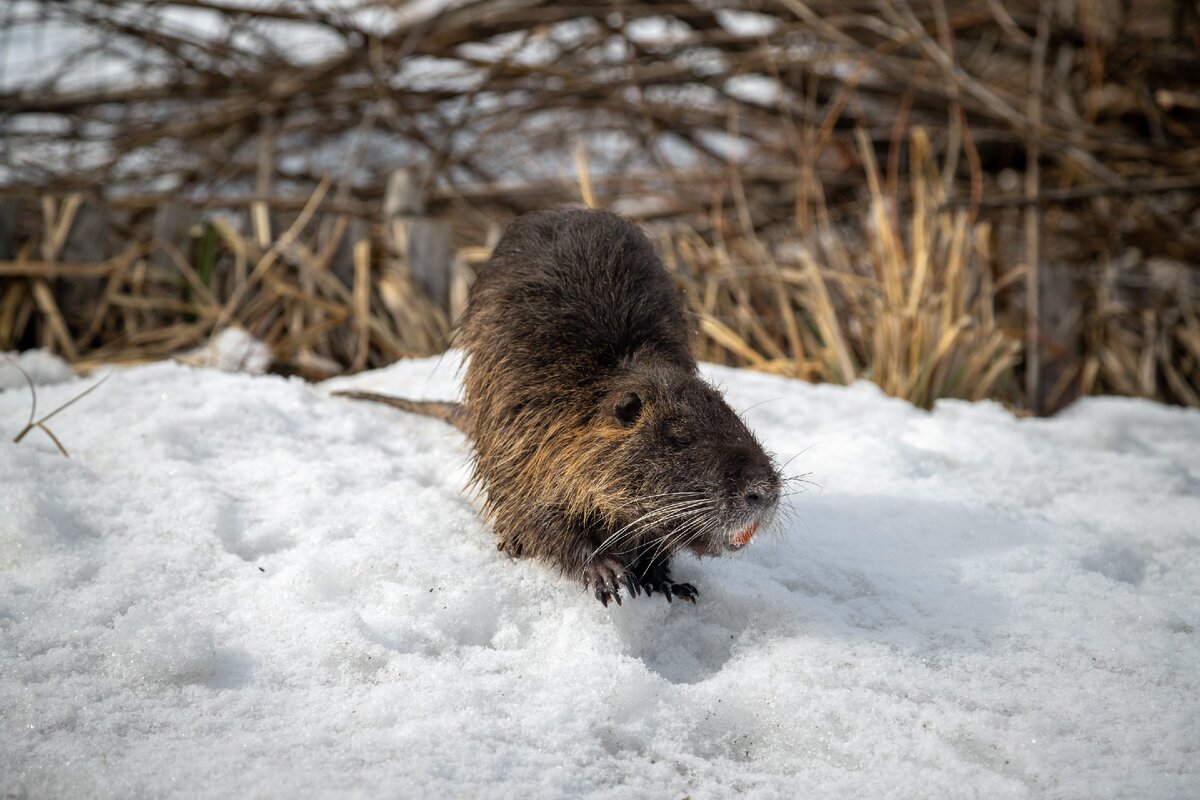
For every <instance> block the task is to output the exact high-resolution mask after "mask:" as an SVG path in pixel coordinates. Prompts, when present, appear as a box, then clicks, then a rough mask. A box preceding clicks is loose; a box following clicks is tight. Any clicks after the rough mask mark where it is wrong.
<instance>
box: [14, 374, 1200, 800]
mask: <svg viewBox="0 0 1200 800" xmlns="http://www.w3.org/2000/svg"><path fill="white" fill-rule="evenodd" d="M25 358H28V359H34V360H36V359H45V358H46V357H45V356H26V357H25ZM457 367H458V362H457V359H456V358H455V357H454V356H453V355H450V356H447V357H445V358H443V359H429V360H417V361H408V362H403V363H398V364H396V365H394V366H392V367H390V368H388V369H386V370H379V371H376V372H372V373H367V374H365V375H362V376H357V377H355V378H351V379H342V380H339V381H336V382H331V383H330V384H328V385H319V386H311V385H307V384H305V383H303V382H301V381H299V380H296V379H284V378H280V377H277V376H269V375H248V374H244V373H230V372H222V371H218V370H214V369H202V368H197V367H193V366H188V365H183V364H178V363H160V364H154V365H150V366H143V367H137V368H131V369H127V370H121V371H117V372H116V374H114V375H113V376H112V377H111V378H110V379H109V380H108V381H107V382H106V383H105V384H104V386H102V387H100V389H99V390H97V391H96V392H94V393H93V394H91V395H89V396H88V397H87V398H85V399H83V400H82V401H80V402H79V403H78V404H76V405H74V406H72V407H71V408H69V409H68V410H66V411H64V412H63V413H62V414H61V415H59V416H57V417H55V418H54V420H53V421H52V423H51V424H52V428H53V430H54V432H55V433H56V434H57V435H58V437H59V438H60V439H61V440H62V441H63V443H64V445H65V446H66V448H67V449H68V451H69V452H70V453H71V456H72V457H71V458H70V459H65V458H63V457H62V456H61V455H59V454H58V452H57V451H56V450H55V448H54V446H53V444H52V443H51V442H49V440H48V439H46V438H45V437H44V436H43V435H42V434H41V432H39V431H34V432H32V433H30V435H29V436H28V437H26V439H25V440H24V441H23V442H22V443H21V444H19V445H15V444H12V443H11V439H12V436H13V434H14V433H15V432H16V430H17V429H19V428H20V427H21V426H22V425H23V424H24V422H25V419H26V418H27V415H28V390H27V388H25V387H24V386H23V385H22V384H16V385H14V384H13V383H12V382H8V383H6V384H4V385H7V386H13V388H8V389H6V390H4V391H0V487H2V488H0V789H2V790H3V791H2V793H3V794H4V795H5V796H15V797H89V798H90V797H166V796H171V797H229V796H239V797H251V798H257V797H262V798H276V797H282V798H286V797H291V796H303V797H364V798H369V797H384V796H386V797H395V796H400V797H431V796H451V797H464V796H469V797H485V798H493V797H494V798H510V797H511V798H523V799H524V798H529V797H538V798H543V797H550V798H554V797H601V798H618V797H620V798H625V797H648V796H654V797H663V798H680V797H684V796H690V797H692V798H697V800H699V799H701V798H727V797H743V796H745V797H762V798H774V797H780V798H791V797H805V798H844V797H923V798H925V797H928V798H936V797H954V798H960V797H986V798H1021V797H1055V798H1092V797H1155V798H1172V797H1175V798H1183V797H1195V796H1198V795H1200V753H1198V752H1197V751H1198V749H1200V635H1198V633H1197V628H1200V591H1198V589H1197V585H1198V581H1197V577H1198V575H1200V571H1198V569H1197V568H1198V566H1200V536H1198V534H1200V412H1196V411H1188V410H1181V409H1176V408H1167V407H1163V406H1158V405H1155V404H1152V403H1149V402H1145V401H1139V400H1119V399H1092V400H1087V401H1084V402H1081V403H1079V404H1077V405H1076V406H1074V407H1073V408H1072V409H1070V410H1069V411H1067V412H1066V413H1065V414H1063V415H1061V416H1060V417H1057V418H1054V419H1050V420H1033V419H1017V418H1015V417H1013V416H1012V415H1010V414H1008V413H1007V412H1006V411H1004V410H1003V409H1002V408H1001V407H999V406H996V405H994V404H990V403H979V404H968V403H963V402H942V403H939V404H938V406H937V407H936V409H935V410H934V411H933V412H932V413H927V412H923V411H920V410H917V409H914V408H913V407H911V406H909V405H907V404H905V403H903V402H901V401H898V400H894V399H890V398H887V397H884V396H883V395H882V394H881V393H880V392H879V391H878V390H877V389H876V388H874V387H873V386H871V385H869V384H858V385H854V386H851V387H835V386H810V385H807V384H804V383H799V382H794V381H788V380H784V379H780V378H775V377H771V376H766V375H760V374H753V373H746V372H739V371H734V370H728V369H720V368H716V367H709V368H706V372H707V373H708V374H709V376H710V377H711V378H712V379H713V380H714V381H716V382H718V383H719V384H721V385H722V386H723V387H724V388H725V390H726V391H727V394H728V397H729V398H730V401H731V402H732V404H733V405H734V406H735V407H736V408H738V409H743V410H745V415H746V418H747V419H748V420H749V422H750V424H751V425H752V427H753V428H755V429H756V430H757V431H758V433H759V434H760V436H761V438H762V439H763V440H764V441H765V442H766V444H767V445H768V447H769V448H770V449H771V450H773V451H774V452H775V453H777V454H778V455H779V457H780V460H781V461H783V460H786V459H787V458H790V457H792V456H795V458H794V460H792V461H791V462H790V463H789V465H788V467H787V470H786V471H787V472H788V473H789V474H793V475H800V474H809V479H810V480H812V481H815V482H816V483H818V484H820V488H819V489H813V490H812V491H808V492H806V493H802V494H797V495H794V496H791V497H789V498H788V499H787V501H786V503H787V506H788V507H787V513H786V514H784V515H783V517H784V519H783V521H782V522H781V524H780V525H779V526H778V529H777V530H776V531H775V532H774V533H760V534H759V536H758V537H757V538H756V539H755V541H754V542H753V543H752V544H751V545H750V546H749V547H748V548H747V549H746V550H745V551H743V552H742V553H740V554H738V555H736V556H734V557H730V558H726V559H719V560H707V559H706V560H704V561H703V562H699V561H696V560H695V559H693V558H691V557H683V558H680V559H679V560H678V562H677V566H676V573H677V576H678V578H680V579H683V580H687V581H691V582H693V583H695V584H697V586H698V587H699V588H700V591H701V593H702V594H701V597H700V600H699V603H698V605H696V606H691V605H688V604H681V603H676V604H673V605H668V604H666V603H665V602H663V601H662V600H661V599H659V598H653V599H651V600H649V601H647V600H646V599H644V598H643V599H639V600H637V601H634V602H627V603H626V604H625V605H624V606H623V607H612V608H607V609H606V608H603V607H602V606H600V604H599V603H597V602H596V601H595V600H594V599H592V598H590V597H588V596H586V595H584V594H583V593H582V592H581V591H580V589H579V588H578V587H577V586H575V585H573V584H571V583H570V582H568V581H566V580H564V579H562V578H561V577H560V576H558V575H556V574H555V573H554V572H552V571H550V570H547V569H545V568H543V567H541V566H539V565H537V564H534V563H529V562H525V561H512V560H510V559H508V558H507V557H506V556H505V555H503V554H502V553H499V552H497V550H496V548H495V544H494V542H493V540H492V538H491V536H490V532H489V530H488V527H487V525H486V524H484V523H483V522H481V521H480V520H479V518H478V516H477V513H476V508H477V503H476V501H474V500H472V499H471V498H470V497H469V496H467V495H465V494H464V493H463V491H462V487H463V484H464V483H465V480H466V476H467V465H468V462H467V451H466V448H465V447H464V443H463V440H462V438H461V436H460V435H459V434H458V433H457V432H456V431H454V430H453V429H451V428H449V427H447V426H445V425H442V424H441V423H438V422H436V421H433V420H430V419H426V418H423V417H417V416H412V415H407V414H403V413H401V412H398V411H395V410H393V409H390V408H386V407H383V406H378V405H373V404H366V403H355V402H350V401H347V400H344V399H340V398H335V397H330V396H329V391H330V390H331V389H332V388H335V387H345V386H357V387H361V388H370V389H376V390H383V391H389V392H393V393H397V394H406V395H409V396H416V397H452V396H454V394H455V393H456V392H457V390H458V384H457V378H456V370H457ZM50 371H51V372H52V373H53V370H50ZM59 377H60V378H61V377H63V376H62V375H61V373H60V374H59ZM93 380H94V378H92V379H88V380H87V381H67V382H60V383H54V384H50V385H43V386H41V387H40V389H39V407H40V408H45V409H50V408H53V407H54V406H56V405H58V404H59V403H62V402H63V401H65V400H67V399H68V398H70V397H72V396H74V395H75V394H77V393H78V392H79V391H80V390H81V389H82V388H85V387H86V386H88V385H90V384H91V382H92V381H93ZM801 485H803V484H801Z"/></svg>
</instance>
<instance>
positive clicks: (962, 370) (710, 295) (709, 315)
mask: <svg viewBox="0 0 1200 800" xmlns="http://www.w3.org/2000/svg"><path fill="white" fill-rule="evenodd" d="M863 157H864V163H865V164H866V165H867V174H866V180H867V184H868V186H869V187H870V197H869V212H868V213H867V214H865V215H864V218H863V220H862V222H861V224H860V225H859V226H850V227H847V226H839V225H834V224H833V223H832V222H831V221H830V218H829V214H828V210H827V209H826V208H825V207H824V206H823V205H820V204H818V205H816V206H815V207H814V208H813V209H811V211H812V217H813V219H814V220H815V222H814V225H813V231H812V233H811V234H810V235H809V236H807V237H803V238H799V239H796V240H794V241H792V242H787V243H785V246H784V247H782V248H780V247H777V248H775V249H776V250H781V251H782V252H779V253H778V254H772V252H771V248H768V247H767V246H766V245H764V244H763V243H762V242H761V241H760V240H759V239H758V238H757V237H755V236H754V235H753V231H752V230H743V231H742V234H743V235H741V236H736V237H728V238H727V237H719V238H718V239H717V241H715V242H714V243H709V242H707V241H705V240H704V239H703V238H702V237H700V236H699V235H698V234H696V233H695V232H694V231H683V232H681V233H676V234H675V235H674V236H672V237H670V238H669V240H668V241H667V243H666V245H665V249H666V251H667V252H668V253H670V254H672V256H673V258H672V266H673V267H674V268H675V270H676V274H678V275H679V276H680V280H681V282H682V283H683V285H684V286H685V287H686V289H687V293H688V297H689V299H690V302H691V307H692V310H693V312H694V313H695V314H696V315H697V317H698V318H699V320H700V330H701V332H702V333H703V338H702V340H701V344H700V348H699V350H700V353H699V355H700V357H701V358H703V359H706V360H711V361H718V362H724V363H731V364H739V365H749V366H751V367H753V368H755V369H760V370H764V371H768V372H775V373H779V374H784V375H790V376H794V377H799V378H804V379H806V380H813V381H828V382H834V383H847V382H850V381H853V380H856V379H860V378H863V379H868V380H872V381H874V382H875V383H877V384H879V386H880V387H881V388H882V389H883V390H884V391H885V392H887V393H888V394H891V395H894V396H897V397H903V398H906V399H908V400H910V401H912V402H913V403H916V404H918V405H922V406H926V407H928V406H929V405H931V404H932V403H933V401H934V400H935V399H937V398H939V397H961V398H967V399H972V400H974V399H982V398H984V397H1000V398H1002V399H1006V400H1009V401H1015V400H1016V399H1017V388H1018V387H1017V385H1016V383H1015V381H1014V380H1013V371H1014V368H1015V365H1016V364H1017V363H1018V361H1019V359H1020V353H1021V348H1022V342H1021V339H1020V336H1019V334H1016V333H1014V332H1013V331H1012V330H1011V329H1005V328H1004V327H1003V326H1002V325H1001V323H1000V321H999V320H998V318H997V311H996V305H997V303H996V295H997V293H998V292H1000V291H1002V290H1003V289H1004V288H1005V286H1007V285H1008V284H1010V283H1012V282H1013V281H1014V280H1015V279H1016V278H1017V277H1018V271H1017V270H1016V269H1009V270H1008V271H1007V272H1003V273H1001V272H999V267H998V265H997V264H996V263H995V262H994V260H993V259H992V257H991V248H990V246H989V242H990V228H989V226H988V225H987V224H986V223H981V222H972V221H970V219H969V215H968V214H967V212H966V211H965V210H949V209H946V208H944V207H943V202H944V200H945V192H944V190H943V189H942V187H941V183H940V179H939V178H938V171H937V169H936V165H935V164H934V163H933V161H932V159H931V157H930V151H929V146H928V138H927V136H926V134H925V133H924V131H922V130H920V129H916V130H914V131H913V135H912V138H911V146H910V159H911V163H912V164H913V165H914V167H913V173H912V176H911V177H912V180H911V181H910V182H909V186H910V190H911V198H910V201H911V208H912V211H911V214H910V215H909V216H908V219H907V220H906V221H905V222H904V223H903V224H902V223H901V222H900V215H899V214H898V212H897V204H896V202H895V201H894V198H889V197H888V196H886V195H885V193H884V190H883V181H882V177H881V175H880V174H879V170H878V168H877V166H876V164H875V162H874V159H873V158H872V156H871V152H870V150H869V148H868V147H867V146H866V143H865V142H863Z"/></svg>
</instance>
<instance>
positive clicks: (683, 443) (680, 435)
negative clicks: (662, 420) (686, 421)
mask: <svg viewBox="0 0 1200 800" xmlns="http://www.w3.org/2000/svg"><path fill="white" fill-rule="evenodd" d="M663 438H664V439H665V440H666V442H667V445H669V446H670V447H672V448H674V449H676V450H683V449H684V448H686V447H687V446H688V445H690V444H691V443H692V440H691V437H689V436H688V435H687V433H686V432H684V431H683V430H680V429H670V430H668V431H667V432H666V433H665V434H664V435H663Z"/></svg>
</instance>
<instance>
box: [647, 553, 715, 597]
mask: <svg viewBox="0 0 1200 800" xmlns="http://www.w3.org/2000/svg"><path fill="white" fill-rule="evenodd" d="M640 584H641V589H642V591H644V592H645V593H646V596H647V597H648V596H650V595H652V594H654V593H655V592H656V591H658V592H662V594H663V597H666V598H667V602H668V603H670V602H671V599H672V598H673V597H680V598H682V599H684V600H689V601H691V603H692V604H693V605H695V603H696V598H697V597H699V596H700V590H698V589H697V588H696V587H695V586H693V585H692V584H690V583H675V582H674V581H672V580H671V569H670V567H669V566H668V564H667V563H666V562H664V561H659V562H658V563H656V564H654V565H653V566H651V567H650V568H648V569H647V570H646V571H645V572H643V573H642V577H641V580H640Z"/></svg>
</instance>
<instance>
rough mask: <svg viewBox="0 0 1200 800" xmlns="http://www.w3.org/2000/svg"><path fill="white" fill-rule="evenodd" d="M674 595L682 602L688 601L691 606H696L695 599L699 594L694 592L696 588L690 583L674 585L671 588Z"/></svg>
mask: <svg viewBox="0 0 1200 800" xmlns="http://www.w3.org/2000/svg"><path fill="white" fill-rule="evenodd" d="M671 588H672V589H673V590H674V591H675V594H676V595H677V596H679V597H682V598H683V599H684V600H690V601H691V603H692V605H695V604H696V597H697V595H699V594H700V592H698V591H696V587H695V586H692V585H691V584H690V583H676V584H674V585H673V586H672V587H671Z"/></svg>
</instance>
